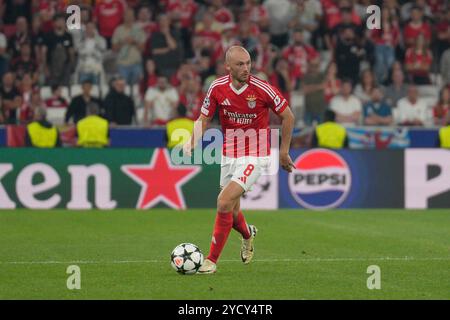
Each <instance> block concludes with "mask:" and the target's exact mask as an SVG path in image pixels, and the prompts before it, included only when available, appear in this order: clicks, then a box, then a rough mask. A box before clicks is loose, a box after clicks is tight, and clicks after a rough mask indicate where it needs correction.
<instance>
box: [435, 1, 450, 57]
mask: <svg viewBox="0 0 450 320" xmlns="http://www.w3.org/2000/svg"><path fill="white" fill-rule="evenodd" d="M436 33H437V34H436V49H437V50H436V51H437V56H436V58H437V59H440V57H441V56H442V53H444V51H445V50H447V49H448V48H450V6H449V8H448V9H447V13H446V14H443V17H442V20H441V21H439V22H438V23H437V25H436Z"/></svg>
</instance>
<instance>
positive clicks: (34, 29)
mask: <svg viewBox="0 0 450 320" xmlns="http://www.w3.org/2000/svg"><path fill="white" fill-rule="evenodd" d="M44 42H45V34H44V33H43V32H42V30H41V17H40V16H38V15H33V20H32V21H31V50H32V54H31V55H32V56H33V57H34V59H35V61H36V63H37V68H38V77H39V80H38V81H39V84H43V83H45V69H44V67H45V61H44V60H45V59H46V57H45V55H44V53H43V51H42V48H43V46H44Z"/></svg>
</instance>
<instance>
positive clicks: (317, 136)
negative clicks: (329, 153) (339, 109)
mask: <svg viewBox="0 0 450 320" xmlns="http://www.w3.org/2000/svg"><path fill="white" fill-rule="evenodd" d="M324 121H325V122H324V123H322V124H319V125H318V126H316V128H315V129H314V133H313V136H312V141H311V147H312V148H330V149H341V148H348V136H347V130H346V129H345V127H344V126H342V125H340V124H338V123H336V114H335V112H333V111H331V110H327V111H325V115H324Z"/></svg>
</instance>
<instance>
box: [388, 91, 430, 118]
mask: <svg viewBox="0 0 450 320" xmlns="http://www.w3.org/2000/svg"><path fill="white" fill-rule="evenodd" d="M428 117H429V112H428V108H427V105H426V104H425V102H424V101H423V100H422V99H420V98H419V92H418V90H417V87H416V86H414V85H410V86H409V87H408V95H407V96H406V97H405V98H402V99H400V100H399V101H398V103H397V110H395V113H394V118H395V120H396V123H397V124H398V125H401V126H424V125H426V124H427V122H428Z"/></svg>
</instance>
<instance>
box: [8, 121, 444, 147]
mask: <svg viewBox="0 0 450 320" xmlns="http://www.w3.org/2000/svg"><path fill="white" fill-rule="evenodd" d="M347 130H348V133H349V143H350V148H351V149H396V148H435V147H436V146H437V140H438V132H439V129H438V128H408V127H351V128H347ZM311 133H312V130H311V129H309V130H308V129H305V130H301V129H296V130H295V132H294V135H295V136H296V137H297V138H298V141H299V142H300V146H307V145H309V142H310V140H311ZM60 135H61V141H62V142H63V144H64V146H75V145H76V137H75V128H74V127H68V126H63V127H60ZM110 137H111V139H110V140H111V147H113V148H164V147H165V146H166V144H167V139H166V130H165V128H140V127H119V128H113V129H111V130H110ZM294 138H295V137H294ZM24 143H25V128H24V126H4V127H1V126H0V147H6V146H9V147H22V146H24Z"/></svg>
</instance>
